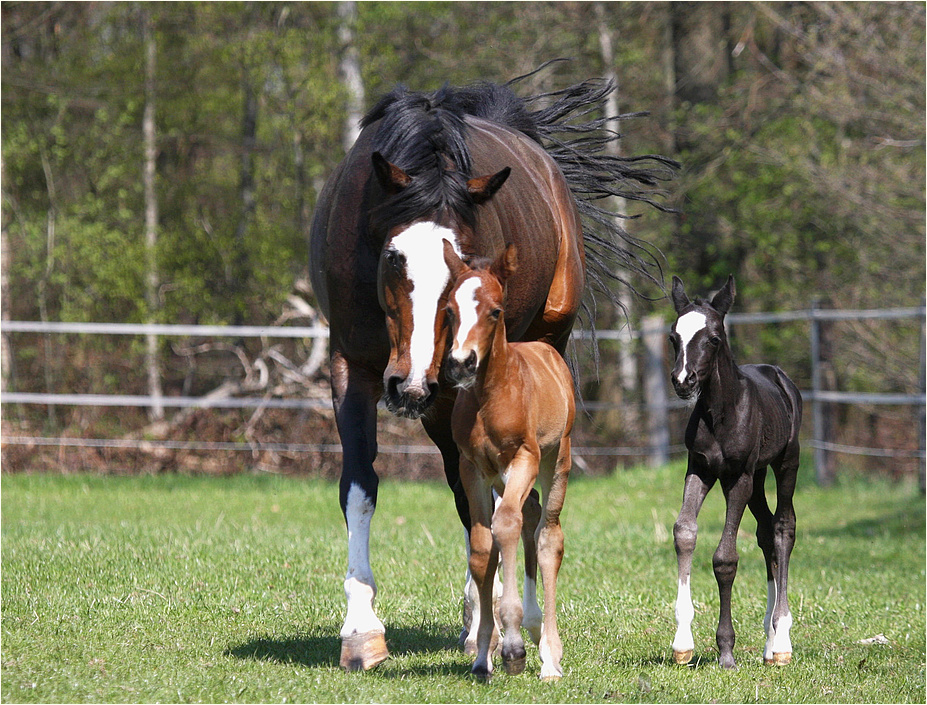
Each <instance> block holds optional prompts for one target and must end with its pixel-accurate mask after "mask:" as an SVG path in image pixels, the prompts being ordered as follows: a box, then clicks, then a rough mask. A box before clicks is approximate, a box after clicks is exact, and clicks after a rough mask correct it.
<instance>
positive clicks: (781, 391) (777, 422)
mask: <svg viewBox="0 0 927 705" xmlns="http://www.w3.org/2000/svg"><path fill="white" fill-rule="evenodd" d="M672 298H673V305H674V306H675V308H676V314H677V316H678V318H677V320H676V322H675V324H674V325H673V330H672V333H671V335H670V338H671V340H672V343H673V346H674V348H675V351H676V362H675V365H674V367H673V373H672V381H673V387H674V388H675V390H676V394H677V395H679V397H680V398H682V399H688V400H694V407H693V410H692V415H691V417H690V418H689V423H688V426H687V427H686V439H685V440H686V448H687V449H688V451H689V466H688V470H687V472H686V482H685V489H684V491H683V499H682V509H681V510H680V512H679V518H678V519H677V521H676V524H675V525H674V527H673V537H674V540H675V547H676V555H677V559H678V563H679V566H678V568H679V575H678V586H677V589H678V592H677V596H676V636H675V638H674V639H673V655H674V658H675V660H676V662H677V663H680V664H684V663H688V662H689V661H690V660H691V659H692V657H693V654H694V650H695V641H694V639H693V636H692V620H693V617H694V615H695V610H694V609H693V606H692V592H691V587H690V585H689V577H690V574H691V568H692V553H693V551H694V549H695V540H696V534H697V531H698V526H697V524H696V519H697V517H698V513H699V510H700V509H701V507H702V503H703V502H704V500H705V496H706V495H707V494H708V491H709V490H710V489H711V488H712V486H713V485H714V484H715V482H719V484H720V485H721V490H722V492H724V499H725V502H726V505H727V512H726V516H725V522H724V530H723V532H722V536H721V542H720V544H719V545H718V550H717V551H715V554H714V558H713V561H712V563H713V566H714V572H715V578H716V579H717V582H718V590H719V593H720V616H719V619H718V630H717V636H716V639H717V644H718V650H719V652H720V655H719V659H718V660H719V662H720V664H721V665H722V666H723V667H725V668H733V667H734V666H735V665H736V664H735V661H734V653H733V649H734V627H733V623H732V621H731V590H732V586H733V583H734V576H735V574H736V573H737V562H738V556H737V531H738V528H739V526H740V522H741V519H742V518H743V514H744V511H745V510H746V508H747V507H750V511H751V512H752V513H753V515H754V516H755V517H756V520H757V529H756V538H757V542H758V543H759V546H760V548H761V549H762V550H763V556H764V558H765V561H766V580H767V606H766V616H765V618H764V620H763V627H764V629H765V631H766V646H765V648H764V652H763V658H764V661H765V662H766V663H771V664H778V665H785V664H788V663H789V662H790V661H791V659H792V642H791V638H790V634H789V632H790V629H791V626H792V615H791V612H790V611H789V603H788V573H789V557H790V555H791V552H792V547H793V546H794V544H795V510H794V508H793V506H792V495H793V493H794V491H795V478H796V475H797V473H798V461H799V445H798V431H799V428H800V427H801V415H802V405H801V395H800V394H799V392H798V388H797V387H796V386H795V385H794V384H793V383H792V381H791V380H790V379H789V378H788V377H787V376H786V374H785V373H784V372H783V371H782V370H780V369H779V368H778V367H774V366H772V365H740V366H738V365H737V364H736V363H735V362H734V358H733V355H732V354H731V349H730V347H729V345H728V342H727V334H726V333H725V330H724V316H725V315H726V314H727V312H728V310H729V309H730V307H731V304H732V303H733V302H734V278H733V277H729V278H728V281H727V284H726V285H725V286H724V288H722V289H721V291H719V292H718V293H717V294H716V295H715V296H714V297H713V298H712V299H711V301H710V302H709V301H703V300H702V299H699V298H696V299H695V300H694V301H690V300H689V297H688V296H686V293H685V288H684V287H683V283H682V281H681V280H680V279H679V278H678V277H673V292H672ZM768 467H772V469H773V472H774V474H775V477H776V512H775V514H773V513H772V512H771V511H770V509H769V505H768V504H767V502H766V493H765V490H764V484H765V480H766V472H767V468H768Z"/></svg>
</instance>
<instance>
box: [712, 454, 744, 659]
mask: <svg viewBox="0 0 927 705" xmlns="http://www.w3.org/2000/svg"><path fill="white" fill-rule="evenodd" d="M721 489H722V490H723V491H724V499H725V502H726V504H727V511H726V512H725V517H724V530H723V531H722V533H721V542H720V543H719V544H718V550H716V551H715V554H714V556H713V557H712V566H713V567H714V570H715V580H717V581H718V593H719V596H720V603H721V613H720V615H719V617H718V632H717V635H716V640H717V643H718V651H719V652H720V655H719V657H718V663H720V664H721V667H722V668H734V667H736V665H737V664H736V663H735V661H734V624H733V622H732V620H731V592H732V591H733V587H734V578H735V576H736V575H737V562H738V559H739V557H738V555H737V530H738V529H739V528H740V522H741V520H742V519H743V516H744V510H745V509H746V508H747V502H748V501H749V500H750V497H751V496H752V495H753V467H751V466H749V465H748V469H747V470H745V471H744V472H743V473H742V474H741V475H739V476H738V477H736V478H734V479H733V480H732V481H730V480H729V481H722V485H721Z"/></svg>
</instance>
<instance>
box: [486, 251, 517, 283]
mask: <svg viewBox="0 0 927 705" xmlns="http://www.w3.org/2000/svg"><path fill="white" fill-rule="evenodd" d="M517 260H518V251H517V250H516V248H515V243H514V242H510V243H509V244H508V245H506V246H505V249H504V250H503V251H502V252H500V253H499V256H498V257H496V261H495V262H493V263H492V266H491V267H490V268H489V271H490V272H492V274H493V275H494V276H495V277H496V278H497V279H498V280H499V281H500V282H502V286H505V282H506V281H507V280H508V278H509V277H510V276H512V275H513V274H514V273H515V270H516V269H518V261H517Z"/></svg>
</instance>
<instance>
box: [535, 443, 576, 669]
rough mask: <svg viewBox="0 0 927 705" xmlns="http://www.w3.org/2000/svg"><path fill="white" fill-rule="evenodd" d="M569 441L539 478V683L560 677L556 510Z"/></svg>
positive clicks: (563, 486)
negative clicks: (541, 497)
mask: <svg viewBox="0 0 927 705" xmlns="http://www.w3.org/2000/svg"><path fill="white" fill-rule="evenodd" d="M570 465H571V458H570V438H569V437H567V438H564V439H563V440H562V441H561V442H560V450H559V453H558V454H557V460H556V464H555V465H554V467H553V468H552V471H548V470H546V469H545V471H544V472H542V475H541V489H542V490H543V492H544V506H543V516H542V518H541V524H540V526H538V541H537V544H538V564H539V565H540V568H541V579H542V580H543V581H544V628H543V629H542V630H541V641H540V644H539V651H540V655H541V676H540V677H541V680H543V681H555V680H559V679H560V678H562V677H563V668H562V667H561V665H560V660H561V658H562V657H563V643H562V642H561V641H560V633H559V631H558V630H557V574H558V573H559V572H560V563H561V561H562V560H563V529H562V528H561V526H560V510H561V509H563V500H564V498H565V497H566V488H567V480H568V479H569V476H570Z"/></svg>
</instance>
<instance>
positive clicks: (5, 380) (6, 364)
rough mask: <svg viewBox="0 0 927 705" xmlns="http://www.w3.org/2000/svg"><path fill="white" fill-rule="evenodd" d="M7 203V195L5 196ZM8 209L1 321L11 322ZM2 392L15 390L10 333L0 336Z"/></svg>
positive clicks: (1, 179)
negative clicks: (0, 346)
mask: <svg viewBox="0 0 927 705" xmlns="http://www.w3.org/2000/svg"><path fill="white" fill-rule="evenodd" d="M0 175H2V176H0V184H3V183H6V173H5V169H4V163H3V156H2V155H0ZM3 200H4V201H6V194H5V193H4V195H3ZM6 213H7V209H6V208H4V209H3V213H2V214H0V218H2V220H3V222H2V223H0V320H3V321H8V320H10V248H9V246H8V244H7V226H8V223H7V216H6ZM0 345H2V348H0V368H2V377H0V384H2V386H0V390H2V391H4V392H9V391H12V390H13V386H14V385H13V346H12V344H11V343H10V336H9V334H8V333H3V334H0Z"/></svg>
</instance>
